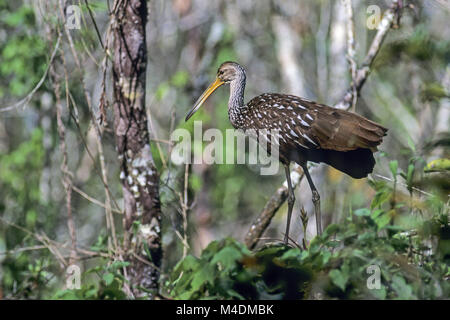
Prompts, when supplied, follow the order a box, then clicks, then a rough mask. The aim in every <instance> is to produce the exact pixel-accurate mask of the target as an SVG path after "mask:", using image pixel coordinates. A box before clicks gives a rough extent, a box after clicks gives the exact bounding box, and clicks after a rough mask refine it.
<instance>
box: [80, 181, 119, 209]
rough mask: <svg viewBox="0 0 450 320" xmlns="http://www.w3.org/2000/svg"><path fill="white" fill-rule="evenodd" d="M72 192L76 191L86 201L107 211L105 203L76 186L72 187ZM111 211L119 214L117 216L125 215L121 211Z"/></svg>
mask: <svg viewBox="0 0 450 320" xmlns="http://www.w3.org/2000/svg"><path fill="white" fill-rule="evenodd" d="M72 190H73V191H75V192H76V193H78V194H79V195H80V196H82V197H83V198H85V199H86V200H88V201H90V202H92V203H94V204H96V205H98V206H100V207H102V208H104V209H106V205H105V204H104V203H103V202H101V201H99V200H97V199H95V198H94V197H91V196H90V195H88V194H87V193H86V192H84V191H83V190H81V189H79V188H77V187H76V186H72ZM111 211H112V212H114V213H117V214H123V212H122V211H119V210H116V209H112V208H111Z"/></svg>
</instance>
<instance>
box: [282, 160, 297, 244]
mask: <svg viewBox="0 0 450 320" xmlns="http://www.w3.org/2000/svg"><path fill="white" fill-rule="evenodd" d="M284 171H285V173H286V180H287V185H288V199H287V200H288V216H287V222H286V233H285V235H284V243H285V244H286V245H287V244H288V242H289V227H290V225H291V217H292V209H293V208H294V202H295V196H294V189H293V188H292V183H291V172H290V170H289V164H287V165H285V166H284Z"/></svg>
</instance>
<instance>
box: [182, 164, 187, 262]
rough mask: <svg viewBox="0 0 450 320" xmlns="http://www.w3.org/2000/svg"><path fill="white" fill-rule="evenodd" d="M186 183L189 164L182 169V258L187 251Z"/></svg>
mask: <svg viewBox="0 0 450 320" xmlns="http://www.w3.org/2000/svg"><path fill="white" fill-rule="evenodd" d="M188 181H189V164H188V163H186V165H185V168H184V201H183V204H182V214H183V233H184V246H183V258H185V257H186V256H187V251H188V247H189V246H188V239H187V227H188V221H187V210H188Z"/></svg>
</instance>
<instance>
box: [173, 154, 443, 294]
mask: <svg viewBox="0 0 450 320" xmlns="http://www.w3.org/2000/svg"><path fill="white" fill-rule="evenodd" d="M391 170H392V171H393V173H397V170H398V167H397V166H396V165H395V164H394V163H393V162H392V163H391ZM372 185H373V186H374V188H375V190H376V196H375V197H374V200H373V202H372V205H371V208H370V209H369V208H362V209H358V210H355V211H354V212H353V213H351V214H350V215H349V216H348V217H347V218H346V220H345V221H344V222H343V223H341V224H332V225H329V226H328V227H327V228H326V230H325V231H324V233H323V235H322V236H321V237H316V238H314V239H313V240H312V241H311V242H310V243H309V245H308V247H307V248H305V249H301V248H300V246H299V247H298V248H290V247H285V246H284V245H270V246H266V247H263V248H262V249H260V250H258V251H257V252H250V251H249V250H248V249H247V248H246V247H245V246H244V245H243V244H241V243H239V242H237V241H235V240H233V239H225V240H222V241H215V242H212V243H211V244H210V245H209V246H208V247H207V248H206V249H205V250H204V251H203V252H202V254H201V256H200V257H199V258H196V257H194V256H187V257H186V258H185V259H183V260H182V261H181V262H179V263H178V264H177V266H176V267H175V269H174V271H173V272H172V275H171V279H170V280H171V281H170V282H169V283H168V284H167V285H168V286H167V289H168V291H169V292H170V295H171V296H173V297H174V298H176V299H213V298H214V299H263V298H272V299H303V298H332V299H440V298H445V297H448V296H449V294H450V283H449V282H448V280H447V279H448V277H449V275H450V240H449V239H450V227H449V223H448V222H449V221H448V213H447V214H440V215H433V216H432V217H430V218H428V219H427V218H417V219H415V220H414V221H415V222H414V223H412V224H411V225H408V226H404V225H395V224H393V222H394V218H395V216H396V215H398V214H400V213H401V210H402V208H403V206H401V205H399V206H397V207H396V208H394V209H391V205H387V203H386V200H387V199H390V198H391V197H392V193H393V190H392V188H390V187H389V186H388V185H386V184H384V183H374V182H372ZM400 221H402V220H400ZM411 226H412V227H414V229H413V230H411V229H407V228H406V227H408V228H409V227H411ZM433 242H434V243H437V246H436V247H434V248H433V247H430V243H433ZM371 268H376V269H377V270H379V273H378V274H379V281H380V287H379V288H369V286H368V282H369V277H371V273H372V272H371V271H370V270H371Z"/></svg>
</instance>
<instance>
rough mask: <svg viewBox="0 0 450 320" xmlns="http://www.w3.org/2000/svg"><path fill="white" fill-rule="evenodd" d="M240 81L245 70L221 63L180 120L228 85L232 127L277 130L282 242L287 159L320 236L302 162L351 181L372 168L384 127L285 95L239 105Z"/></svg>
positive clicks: (241, 100) (261, 97)
mask: <svg viewBox="0 0 450 320" xmlns="http://www.w3.org/2000/svg"><path fill="white" fill-rule="evenodd" d="M245 83H246V74H245V69H244V68H243V67H242V66H241V65H239V64H238V63H236V62H224V63H223V64H222V65H221V66H220V67H219V70H218V71H217V77H216V80H215V81H214V82H213V83H212V84H211V85H210V86H209V87H208V88H207V89H206V90H205V92H203V94H202V95H201V96H200V98H199V99H198V100H197V102H196V103H195V104H194V107H193V108H192V109H191V110H190V111H189V113H188V114H187V116H186V121H187V120H188V119H189V118H190V117H191V116H192V115H193V114H194V113H195V112H196V111H197V110H198V109H199V108H200V106H201V105H202V104H203V103H204V102H205V100H206V99H207V98H208V97H209V96H210V95H211V94H212V93H213V92H214V91H215V90H216V89H217V88H219V87H220V86H221V85H223V84H229V85H230V98H229V101H228V117H229V119H230V122H231V124H232V125H233V127H234V128H236V129H242V130H244V131H245V130H248V129H252V130H255V131H257V132H258V130H278V131H277V132H278V133H279V135H278V138H279V140H278V144H279V146H278V148H279V152H278V156H279V160H280V162H281V163H282V164H283V166H284V169H285V174H286V180H287V184H288V217H287V222H286V233H285V237H284V241H285V243H286V244H287V242H288V240H289V225H290V220H291V216H292V208H293V206H294V202H295V197H294V192H293V188H292V183H291V177H290V170H289V165H290V163H291V162H292V161H294V162H296V163H298V164H299V165H300V166H301V168H302V169H303V171H304V174H305V176H306V178H307V180H308V183H309V186H310V188H311V192H312V202H313V204H314V209H315V218H316V228H317V234H319V235H320V234H321V232H322V227H321V213H320V196H319V192H318V191H317V189H316V187H315V186H314V183H313V181H312V179H311V175H310V174H309V171H308V167H307V162H308V161H312V162H317V163H319V162H324V163H326V164H328V165H330V166H332V167H334V168H336V169H337V170H339V171H341V172H344V173H346V174H348V175H349V176H351V177H352V178H355V179H360V178H364V177H366V176H367V175H368V174H369V173H371V172H372V170H373V167H374V165H375V159H374V158H373V152H375V151H376V150H377V146H378V145H379V144H380V143H381V142H382V139H383V136H385V135H386V132H387V129H386V128H384V127H383V126H381V125H379V124H377V123H375V122H373V121H370V120H368V119H366V118H364V117H362V116H360V115H358V114H355V113H351V112H348V111H345V110H341V109H336V108H332V107H329V106H326V105H323V104H320V103H316V102H313V101H309V100H307V99H303V98H299V97H297V96H293V95H288V94H278V93H264V94H261V95H259V96H257V97H255V98H253V99H252V100H250V102H248V103H247V104H244V89H245ZM260 142H261V141H260ZM269 147H270V146H269ZM268 151H269V150H268Z"/></svg>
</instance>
